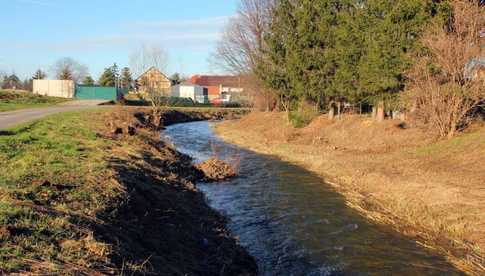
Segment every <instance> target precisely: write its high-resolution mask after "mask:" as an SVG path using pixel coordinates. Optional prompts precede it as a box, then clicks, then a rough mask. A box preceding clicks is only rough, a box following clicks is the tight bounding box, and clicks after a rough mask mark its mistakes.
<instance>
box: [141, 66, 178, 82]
mask: <svg viewBox="0 0 485 276" xmlns="http://www.w3.org/2000/svg"><path fill="white" fill-rule="evenodd" d="M151 70H155V71H157V72H158V73H160V75H162V76H164V77H165V78H166V79H167V80H170V78H169V77H167V76H166V75H165V74H164V73H162V71H160V69H158V68H157V67H155V66H152V67H150V68H148V69H147V70H146V71H145V72H143V73H142V74H140V76H138V78H136V81H137V80H139V79H140V78H141V77H143V75H145V74H146V73H148V72H150V71H151Z"/></svg>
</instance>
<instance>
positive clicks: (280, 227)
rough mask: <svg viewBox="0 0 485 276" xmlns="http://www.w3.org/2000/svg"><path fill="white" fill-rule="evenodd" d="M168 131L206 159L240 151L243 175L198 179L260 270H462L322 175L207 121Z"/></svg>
mask: <svg viewBox="0 0 485 276" xmlns="http://www.w3.org/2000/svg"><path fill="white" fill-rule="evenodd" d="M164 135H165V136H167V137H168V138H169V139H170V140H171V141H172V143H173V144H174V145H175V146H176V147H177V149H178V150H179V151H181V152H183V153H186V154H188V155H191V156H192V157H194V158H195V159H196V160H197V161H202V160H205V159H206V158H208V157H209V156H211V155H213V154H214V151H216V152H217V155H218V156H219V157H221V158H223V159H231V158H234V156H239V157H240V158H241V160H240V176H238V177H237V178H235V179H232V180H230V181H227V182H224V183H220V184H204V183H199V185H198V187H199V189H201V190H202V191H203V192H204V193H205V194H206V196H207V198H208V200H209V203H210V204H211V206H212V207H214V208H215V209H217V210H219V211H220V212H222V213H223V214H225V215H226V216H227V217H228V218H229V224H228V226H229V228H230V229H231V231H232V233H233V234H234V235H236V236H238V237H239V238H240V241H241V244H242V245H243V246H244V247H245V248H246V249H247V250H248V251H249V253H251V255H253V256H254V257H255V258H256V259H257V261H258V265H259V270H260V274H261V275H444V274H445V275H459V274H460V273H459V272H458V271H456V270H455V269H454V268H453V267H452V266H451V265H450V264H449V263H447V262H446V261H445V260H444V259H443V258H442V257H440V256H437V255H435V254H433V253H431V252H429V251H428V250H426V249H424V248H423V247H420V246H419V245H417V244H416V243H415V242H413V241H411V240H408V239H406V238H404V237H401V236H400V235H398V234H397V233H395V232H393V231H392V230H390V229H386V228H385V227H382V226H377V225H374V224H372V223H370V222H369V221H367V220H366V219H365V218H363V217H362V216H360V215H359V214H358V213H357V212H355V211H354V210H352V209H350V208H348V207H347V206H346V205H345V202H344V199H343V198H342V196H341V195H339V194H338V193H336V192H335V191H334V190H333V189H332V187H331V186H330V185H328V184H325V183H324V182H323V180H322V179H321V178H319V177H318V176H316V175H314V174H313V173H311V172H309V171H307V170H305V169H303V168H300V167H298V166H295V165H292V164H289V163H286V162H283V161H281V160H278V159H275V158H273V157H270V156H265V155H261V154H257V153H254V152H251V151H248V150H244V149H240V148H238V147H236V146H234V145H230V144H227V143H224V142H222V141H221V140H220V139H218V138H217V136H216V135H215V134H214V133H213V132H212V130H211V128H210V125H209V123H208V122H195V123H186V124H179V125H173V126H171V127H169V128H168V129H167V130H166V131H165V132H164Z"/></svg>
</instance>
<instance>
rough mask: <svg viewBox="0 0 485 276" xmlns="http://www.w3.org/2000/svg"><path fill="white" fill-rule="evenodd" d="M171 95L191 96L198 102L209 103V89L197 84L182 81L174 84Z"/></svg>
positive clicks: (179, 96)
mask: <svg viewBox="0 0 485 276" xmlns="http://www.w3.org/2000/svg"><path fill="white" fill-rule="evenodd" d="M171 96H172V97H178V98H190V99H192V100H193V101H194V102H196V103H202V104H205V103H209V97H208V89H207V88H204V87H202V86H200V85H197V84H190V83H181V84H178V85H175V86H172V93H171Z"/></svg>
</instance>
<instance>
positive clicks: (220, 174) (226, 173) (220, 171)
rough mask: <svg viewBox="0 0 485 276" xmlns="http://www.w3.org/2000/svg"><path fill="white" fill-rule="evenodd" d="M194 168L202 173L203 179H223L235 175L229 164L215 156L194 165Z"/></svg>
mask: <svg viewBox="0 0 485 276" xmlns="http://www.w3.org/2000/svg"><path fill="white" fill-rule="evenodd" d="M196 168H197V169H199V170H200V171H202V172H203V173H204V180H205V181H223V180H226V179H228V178H231V177H234V176H236V171H235V170H234V168H233V167H232V166H231V165H229V164H228V163H226V162H224V161H222V160H220V159H217V158H210V159H208V160H207V161H205V162H203V163H200V164H198V165H196Z"/></svg>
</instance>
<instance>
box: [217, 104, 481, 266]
mask: <svg viewBox="0 0 485 276" xmlns="http://www.w3.org/2000/svg"><path fill="white" fill-rule="evenodd" d="M216 131H217V132H218V133H219V134H220V135H221V136H222V137H223V138H224V139H226V140H227V141H229V142H232V143H236V144H239V145H241V146H245V147H247V148H250V149H252V150H255V151H257V152H261V153H266V154H272V155H277V156H278V157H280V158H282V159H285V160H287V161H290V162H294V163H297V164H299V165H302V166H304V167H306V168H308V169H310V170H312V171H314V172H316V173H318V174H319V175H321V176H322V178H324V179H325V181H326V182H328V183H329V184H332V185H334V186H335V187H336V189H337V190H338V191H339V192H341V193H342V194H344V195H345V196H346V199H347V200H348V204H349V205H350V206H352V207H354V208H355V209H357V210H359V211H361V212H362V213H363V214H364V215H366V216H367V217H369V218H370V219H373V220H374V221H377V222H379V223H385V224H389V225H392V226H394V227H395V228H396V229H397V230H398V231H400V232H402V233H403V234H405V235H408V236H410V237H412V238H414V239H416V240H417V241H418V242H419V243H422V244H424V245H425V246H427V247H430V248H434V249H436V250H437V251H439V252H441V253H442V254H443V255H445V256H447V257H448V258H449V260H450V261H451V262H453V263H454V264H455V265H456V266H457V267H459V268H460V269H462V270H464V271H466V272H468V273H470V274H475V275H483V273H484V272H485V257H484V256H485V254H484V252H485V217H484V214H485V204H484V203H485V190H484V189H483V184H484V180H485V171H484V170H483V164H485V159H484V158H485V127H483V126H481V127H476V128H474V129H473V130H471V131H469V132H468V133H464V134H462V135H460V136H459V137H456V138H454V139H451V140H446V141H438V140H435V139H433V138H432V137H430V136H429V135H428V134H427V133H425V132H423V131H421V130H420V129H417V128H408V127H406V125H405V124H403V123H402V122H400V121H394V120H386V121H385V122H382V123H378V122H375V121H373V120H372V119H370V118H368V117H365V116H358V115H346V116H344V117H342V118H341V119H337V120H333V121H329V120H328V118H327V116H321V117H318V118H316V119H315V120H314V121H313V122H312V123H311V124H310V125H308V126H307V127H305V128H301V129H296V128H293V127H292V126H291V125H290V123H289V122H288V121H287V119H286V115H285V114H284V113H257V112H255V113H251V114H249V115H248V116H246V117H244V118H242V119H241V120H236V121H227V122H223V123H222V124H218V125H217V126H216Z"/></svg>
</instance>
